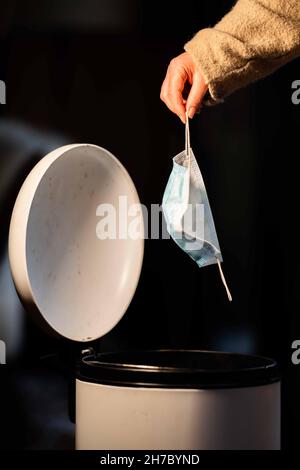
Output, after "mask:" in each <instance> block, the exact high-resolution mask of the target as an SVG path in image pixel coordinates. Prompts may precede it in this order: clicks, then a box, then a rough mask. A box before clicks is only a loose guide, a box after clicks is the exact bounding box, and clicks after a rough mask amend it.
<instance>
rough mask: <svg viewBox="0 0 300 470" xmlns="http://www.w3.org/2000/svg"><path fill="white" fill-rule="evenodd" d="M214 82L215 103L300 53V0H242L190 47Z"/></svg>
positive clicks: (210, 82) (207, 77)
mask: <svg viewBox="0 0 300 470" xmlns="http://www.w3.org/2000/svg"><path fill="white" fill-rule="evenodd" d="M185 50H186V51H187V52H189V53H190V54H191V55H192V57H193V59H194V61H195V62H196V63H197V65H198V66H199V67H200V69H201V72H202V74H203V76H204V79H205V82H206V83H207V84H208V86H209V92H210V102H211V104H214V103H217V102H219V101H222V100H223V99H224V97H225V96H227V95H229V94H230V93H232V92H233V91H235V90H237V89H238V88H241V87H243V86H245V85H247V84H249V83H251V82H253V81H255V80H258V79H259V78H262V77H264V76H266V75H268V74H270V73H272V72H273V71H274V70H276V69H277V68H279V67H281V66H282V65H284V64H285V63H287V62H289V61H290V60H292V59H294V58H296V57H298V56H299V55H300V0H239V1H238V2H237V3H236V4H235V6H234V7H233V9H232V10H231V11H230V12H229V13H228V14H227V15H226V16H224V18H222V20H221V21H220V22H219V23H217V24H216V25H215V27H213V28H207V29H203V30H201V31H199V32H198V33H197V34H196V35H195V36H194V38H193V39H192V40H191V41H189V42H188V43H187V44H186V45H185Z"/></svg>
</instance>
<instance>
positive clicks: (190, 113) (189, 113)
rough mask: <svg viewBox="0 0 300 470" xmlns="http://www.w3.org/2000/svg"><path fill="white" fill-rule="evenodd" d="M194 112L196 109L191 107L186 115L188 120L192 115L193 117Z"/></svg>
mask: <svg viewBox="0 0 300 470" xmlns="http://www.w3.org/2000/svg"><path fill="white" fill-rule="evenodd" d="M195 112H196V108H195V107H194V106H192V107H191V108H190V109H189V112H188V115H189V118H190V119H193V117H194V115H195Z"/></svg>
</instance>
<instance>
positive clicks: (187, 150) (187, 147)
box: [185, 110, 232, 302]
mask: <svg viewBox="0 0 300 470" xmlns="http://www.w3.org/2000/svg"><path fill="white" fill-rule="evenodd" d="M185 153H186V155H187V157H188V166H189V168H190V166H191V139H190V126H189V116H188V110H186V113H185ZM216 260H217V263H218V267H219V273H220V277H221V280H222V282H223V285H224V287H225V290H226V293H227V297H228V300H229V302H231V301H232V295H231V293H230V290H229V287H228V285H227V282H226V279H225V276H224V273H223V270H222V267H221V262H220V260H219V258H217V257H216Z"/></svg>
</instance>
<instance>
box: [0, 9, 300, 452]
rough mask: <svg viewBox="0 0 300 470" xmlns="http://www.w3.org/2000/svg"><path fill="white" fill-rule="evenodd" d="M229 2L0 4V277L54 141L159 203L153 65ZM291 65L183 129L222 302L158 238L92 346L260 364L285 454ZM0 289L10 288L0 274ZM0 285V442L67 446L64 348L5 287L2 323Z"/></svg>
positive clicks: (163, 136)
mask: <svg viewBox="0 0 300 470" xmlns="http://www.w3.org/2000/svg"><path fill="white" fill-rule="evenodd" d="M232 4H233V2H232V1H222V2H221V1H217V0H215V1H210V2H202V1H200V0H186V1H185V2H175V1H164V2H162V1H160V2H156V1H152V2H150V1H138V0H110V1H109V0H99V1H92V0H89V1H87V0H86V1H73V2H71V1H67V0H61V1H58V0H57V1H52V2H45V1H39V2H37V1H33V0H32V1H28V0H25V1H22V2H21V1H19V2H17V1H9V2H8V1H7V2H6V1H2V2H1V18H0V53H1V61H0V79H1V80H4V81H5V82H6V86H7V104H6V105H0V118H1V120H0V183H1V184H0V216H1V235H0V237H1V238H0V241H1V247H0V250H1V251H0V253H1V269H2V270H3V272H4V273H7V272H8V268H7V256H6V248H7V247H6V242H7V234H8V225H9V218H10V213H11V210H12V207H13V203H14V200H15V197H16V195H17V192H18V189H19V187H20V185H21V183H22V181H23V179H24V178H25V176H26V175H27V173H28V171H29V170H30V169H31V168H32V166H33V165H34V164H35V163H36V162H37V161H38V160H39V159H40V158H41V157H42V156H43V155H45V154H46V153H47V152H48V151H49V150H51V149H53V148H55V147H57V146H59V145H62V144H65V143H73V142H88V143H93V144H97V145H100V146H103V147H105V148H107V149H108V150H110V151H111V152H112V153H113V154H114V155H116V156H117V157H118V158H119V160H120V161H121V162H122V163H123V164H124V165H125V167H126V168H127V170H128V171H129V173H130V175H131V177H132V179H133V181H134V182H135V184H136V187H137V190H138V193H139V195H140V199H141V202H142V203H143V204H145V205H146V206H148V207H150V204H151V203H156V204H157V203H160V202H161V199H162V195H163V191H164V188H165V185H166V182H167V179H168V176H169V173H170V171H171V164H172V162H171V158H172V157H173V156H174V155H175V154H176V153H178V152H179V151H181V150H182V148H183V145H184V128H183V125H182V124H181V122H180V121H179V119H178V118H177V117H175V116H174V115H172V114H171V113H170V112H169V111H168V110H167V108H166V107H165V106H164V104H163V103H162V102H161V101H160V99H159V93H160V86H161V83H162V81H163V78H164V75H165V71H166V68H167V65H168V62H169V61H170V59H171V58H172V57H174V56H176V55H178V54H179V53H180V52H182V50H183V45H184V43H185V42H186V41H187V40H188V39H190V38H191V37H192V36H193V34H194V33H195V32H196V31H198V30H199V29H201V28H203V27H207V26H211V25H213V24H215V23H216V21H217V20H218V19H220V18H221V17H222V16H223V15H224V13H225V12H227V11H228V10H229V8H230V7H231V5H232ZM299 64H300V62H299V60H297V61H294V62H293V63H291V64H289V65H287V66H286V67H284V68H282V69H280V70H279V71H277V72H276V73H275V74H273V75H272V76H270V77H268V78H266V79H264V80H262V81H260V82H258V83H256V84H253V85H251V86H249V87H248V88H246V89H242V90H240V91H239V92H236V93H235V94H234V95H233V96H231V97H229V98H228V99H226V101H225V103H224V104H222V105H219V106H217V107H213V108H206V109H203V110H202V112H201V113H200V115H199V116H197V117H196V118H195V119H194V120H193V121H192V123H191V135H192V144H193V148H194V151H195V153H196V156H197V158H198V161H199V164H200V166H201V170H202V174H203V177H204V179H205V182H206V187H207V191H208V194H209V198H210V203H211V208H212V211H213V214H214V219H215V224H216V228H217V232H218V237H219V241H220V245H221V249H222V253H223V258H224V272H225V274H226V278H227V280H228V283H229V285H230V288H231V291H232V294H233V299H234V300H233V302H232V303H229V302H228V301H227V298H226V294H225V291H224V288H223V286H222V284H221V282H220V279H219V274H218V270H217V268H216V266H210V267H207V268H204V269H199V268H198V267H197V265H196V264H195V263H193V262H192V260H190V259H189V258H188V257H187V256H186V255H185V254H184V253H183V252H181V250H179V249H178V247H177V246H176V245H175V244H174V243H173V242H172V241H171V240H148V241H146V246H145V258H144V265H143V270H142V275H141V279H140V283H139V286H138V289H137V292H136V295H135V297H134V300H133V302H132V304H131V305H130V307H129V309H128V311H127V313H126V315H125V316H124V318H123V319H122V320H121V322H120V323H119V324H118V325H117V327H115V328H114V330H113V331H112V332H111V333H109V334H108V335H106V336H105V337H104V338H102V339H101V340H99V341H98V342H97V344H96V345H94V347H97V348H98V349H99V350H103V351H105V350H117V349H140V348H150V347H186V348H199V349H200V348H203V349H220V350H228V351H237V352H246V353H255V354H264V355H267V356H270V357H274V358H276V359H277V360H278V361H279V362H280V364H281V366H282V369H283V446H284V447H285V448H289V449H291V448H296V447H297V433H298V429H299V425H300V405H299V402H298V399H297V397H298V395H299V393H300V366H299V367H298V368H297V366H293V365H292V364H291V360H290V356H291V343H292V341H293V340H295V339H299V338H300V321H299V318H298V309H299V302H300V294H299V287H298V284H299V276H300V263H299V259H298V238H299V237H298V231H299V228H298V227H299V224H298V223H297V222H298V220H297V218H298V213H299V210H298V201H299V183H298V179H299V174H298V161H297V160H298V155H297V144H298V140H299V137H298V129H299V115H300V105H299V106H295V105H293V104H292V102H291V94H292V90H291V84H292V82H293V81H294V80H296V79H299V78H300V77H299ZM297 74H298V75H297ZM33 142H34V143H35V144H34V145H33V144H32V143H33ZM5 276H6V277H5ZM3 279H6V281H3ZM0 280H1V282H7V283H8V284H7V285H9V286H10V287H9V289H10V288H11V281H7V274H6V275H4V277H3V276H2V277H1V278H0ZM5 285H6V284H5ZM3 286H4V284H3ZM3 286H2V289H1V286H0V289H1V293H0V296H1V297H0V303H1V302H2V306H1V307H0V338H1V339H6V340H7V348H8V351H7V352H8V359H7V362H8V365H7V366H0V367H1V376H0V377H1V393H2V399H1V403H0V406H1V408H2V416H5V419H6V422H7V423H9V424H8V425H7V429H6V432H5V438H4V435H3V436H2V438H1V440H2V442H1V443H0V447H1V446H2V445H3V443H4V445H3V447H9V448H31V449H32V448H72V447H73V445H74V444H73V425H72V424H71V423H69V421H68V409H67V408H68V407H67V379H66V376H67V370H68V367H67V365H66V363H67V359H66V358H67V357H68V356H72V354H73V353H74V349H75V350H76V349H78V346H75V345H71V344H69V342H68V341H64V340H57V339H52V338H49V337H47V336H46V335H45V334H44V333H43V332H42V331H40V330H39V329H38V328H37V327H36V326H35V325H34V324H33V323H32V321H31V320H30V319H28V317H27V316H26V315H25V314H24V312H23V311H21V310H20V307H19V304H18V303H17V301H15V300H13V297H15V294H14V292H13V290H11V291H10V297H9V299H10V300H9V302H10V303H9V306H10V307H9V308H10V309H11V311H12V314H13V312H14V306H15V309H18V314H16V316H15V317H12V316H11V318H14V320H13V321H11V324H10V326H9V327H7V326H6V327H5V324H6V323H7V321H8V318H7V316H8V307H7V299H6V298H5V296H6V294H7V292H8V290H7V289H5V288H4V287H3ZM1 299H2V300H1ZM12 314H11V315H12ZM3 325H4V326H3ZM1 328H2V331H1ZM7 331H9V335H10V336H9V338H10V341H11V342H10V341H9V340H8V339H7V338H6V337H5V334H6V333H5V332H7ZM7 334H8V333H7ZM10 344H11V345H12V346H10ZM4 369H5V372H4ZM5 419H4V421H5ZM2 429H3V428H2Z"/></svg>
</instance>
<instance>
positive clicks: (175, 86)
mask: <svg viewBox="0 0 300 470" xmlns="http://www.w3.org/2000/svg"><path fill="white" fill-rule="evenodd" d="M184 84H185V74H184V73H179V72H178V71H174V70H173V66H172V65H170V66H169V67H168V70H167V74H166V78H165V80H164V82H163V84H162V87H161V94H160V98H161V99H162V101H163V102H164V103H165V104H166V105H167V107H168V108H169V109H170V111H172V112H173V113H175V114H177V115H178V116H179V118H180V119H181V121H182V122H183V123H185V103H184V100H183V97H182V90H183V88H184Z"/></svg>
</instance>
